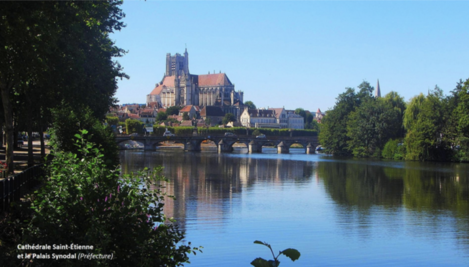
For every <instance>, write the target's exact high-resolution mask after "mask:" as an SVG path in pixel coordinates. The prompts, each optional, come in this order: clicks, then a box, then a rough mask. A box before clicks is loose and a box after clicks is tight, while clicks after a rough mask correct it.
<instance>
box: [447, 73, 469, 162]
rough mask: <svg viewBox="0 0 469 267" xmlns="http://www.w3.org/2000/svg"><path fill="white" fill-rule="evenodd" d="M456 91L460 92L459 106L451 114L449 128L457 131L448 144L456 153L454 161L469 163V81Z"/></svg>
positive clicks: (458, 94) (458, 93)
mask: <svg viewBox="0 0 469 267" xmlns="http://www.w3.org/2000/svg"><path fill="white" fill-rule="evenodd" d="M458 89H459V90H458ZM456 90H458V91H456V93H457V97H458V100H457V106H456V108H455V109H454V110H452V112H451V114H452V116H451V121H450V124H451V126H449V127H448V128H450V129H455V130H456V131H455V134H454V135H453V138H451V139H450V140H449V142H448V143H449V145H450V147H451V149H452V150H453V151H455V155H454V159H455V160H457V161H465V162H467V161H469V79H467V80H466V82H465V83H464V84H463V85H462V86H461V87H460V88H456Z"/></svg>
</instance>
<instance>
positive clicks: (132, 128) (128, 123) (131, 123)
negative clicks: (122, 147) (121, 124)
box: [125, 119, 145, 134]
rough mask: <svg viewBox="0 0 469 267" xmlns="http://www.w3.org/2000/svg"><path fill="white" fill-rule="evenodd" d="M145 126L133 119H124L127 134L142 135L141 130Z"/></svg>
mask: <svg viewBox="0 0 469 267" xmlns="http://www.w3.org/2000/svg"><path fill="white" fill-rule="evenodd" d="M144 128H145V125H144V123H143V122H141V121H139V120H134V119H126V120H125V129H126V132H127V134H132V133H138V134H143V132H144V131H143V129H144Z"/></svg>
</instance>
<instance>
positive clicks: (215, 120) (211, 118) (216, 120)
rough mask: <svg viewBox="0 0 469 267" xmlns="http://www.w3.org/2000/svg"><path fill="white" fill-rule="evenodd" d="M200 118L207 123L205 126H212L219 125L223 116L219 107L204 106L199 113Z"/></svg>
mask: <svg viewBox="0 0 469 267" xmlns="http://www.w3.org/2000/svg"><path fill="white" fill-rule="evenodd" d="M200 117H201V118H202V119H203V120H204V121H205V122H206V123H207V125H210V126H214V125H217V124H221V122H222V120H223V118H224V117H225V114H224V113H223V111H222V110H221V108H220V107H215V106H206V107H204V108H203V109H202V110H201V111H200Z"/></svg>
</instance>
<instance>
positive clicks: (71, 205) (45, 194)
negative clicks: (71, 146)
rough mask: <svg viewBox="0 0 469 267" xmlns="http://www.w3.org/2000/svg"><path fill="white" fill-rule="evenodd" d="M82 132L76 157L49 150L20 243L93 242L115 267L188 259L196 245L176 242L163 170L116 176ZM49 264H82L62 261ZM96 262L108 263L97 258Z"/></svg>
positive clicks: (175, 263)
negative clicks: (166, 213) (168, 215)
mask: <svg viewBox="0 0 469 267" xmlns="http://www.w3.org/2000/svg"><path fill="white" fill-rule="evenodd" d="M86 133H87V132H86V131H85V130H83V131H82V132H81V134H77V135H76V138H77V139H76V141H75V142H76V144H77V148H78V151H79V152H80V155H77V154H74V153H70V152H62V151H59V150H56V149H54V150H53V155H54V159H53V160H52V162H51V163H50V165H49V167H48V170H49V173H50V174H49V179H46V180H44V185H43V186H42V187H41V188H40V189H39V190H38V192H37V194H36V195H35V197H34V198H33V201H32V205H31V208H32V210H33V212H32V218H31V221H30V223H29V224H28V226H27V229H25V232H27V235H24V240H23V241H24V242H26V244H29V243H30V242H31V243H30V244H38V243H44V244H70V243H74V244H87V245H93V246H94V248H93V250H92V252H93V253H95V254H111V253H112V254H113V255H114V258H113V261H112V262H113V265H116V266H137V265H138V266H181V265H182V263H184V262H188V259H189V258H188V254H189V253H191V252H192V251H194V253H195V251H197V250H198V248H191V247H190V243H188V245H184V244H180V242H182V240H183V239H184V233H183V232H182V231H181V230H180V229H179V228H178V227H177V226H176V225H175V224H173V223H171V221H168V220H166V219H165V217H164V215H163V205H164V204H163V199H164V193H162V192H161V190H160V189H159V186H158V183H159V182H160V181H161V180H162V179H164V178H163V177H162V175H161V173H162V168H157V169H156V170H155V171H153V172H150V171H147V170H145V171H143V172H139V173H137V174H135V175H130V176H124V177H122V178H120V175H119V171H118V170H115V169H110V168H108V166H106V164H105V163H104V162H103V160H102V158H103V155H102V154H101V153H102V152H101V151H100V150H99V149H98V148H97V147H96V146H95V145H94V144H93V143H90V142H88V141H87V140H86ZM22 252H24V251H22ZM43 252H50V253H53V252H54V251H43ZM79 252H82V253H88V252H90V250H81V251H79ZM15 258H16V257H15ZM27 261H28V263H29V260H27ZM24 263H26V260H25V262H24ZM35 263H38V262H35ZM49 264H50V265H52V266H63V265H66V266H83V264H84V263H83V262H81V261H77V260H63V261H60V262H56V261H52V262H50V263H49ZM96 264H98V265H101V264H103V265H107V264H109V263H108V262H105V261H102V260H96Z"/></svg>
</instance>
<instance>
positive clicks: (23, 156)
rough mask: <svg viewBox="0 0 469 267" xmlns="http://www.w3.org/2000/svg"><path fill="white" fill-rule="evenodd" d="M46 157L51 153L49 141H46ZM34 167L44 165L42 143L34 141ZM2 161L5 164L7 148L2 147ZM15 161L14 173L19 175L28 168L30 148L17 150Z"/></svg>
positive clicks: (0, 152)
mask: <svg viewBox="0 0 469 267" xmlns="http://www.w3.org/2000/svg"><path fill="white" fill-rule="evenodd" d="M45 150H46V155H48V154H49V153H50V147H49V140H45ZM33 157H34V165H36V164H40V163H42V157H41V142H40V141H39V140H37V141H36V140H35V141H33ZM0 160H1V161H2V162H5V147H0ZM13 160H14V164H15V170H14V173H15V174H18V173H20V172H22V171H24V170H25V169H27V168H28V146H27V145H23V146H22V147H18V148H15V149H14V150H13ZM0 179H1V178H0Z"/></svg>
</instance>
